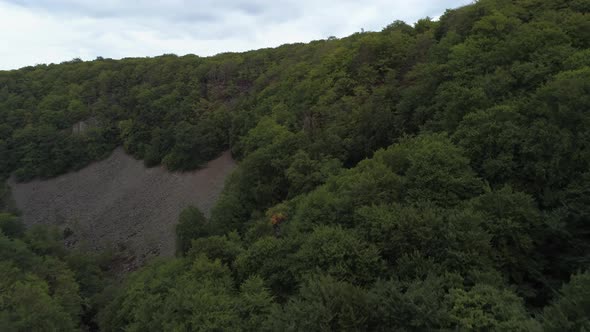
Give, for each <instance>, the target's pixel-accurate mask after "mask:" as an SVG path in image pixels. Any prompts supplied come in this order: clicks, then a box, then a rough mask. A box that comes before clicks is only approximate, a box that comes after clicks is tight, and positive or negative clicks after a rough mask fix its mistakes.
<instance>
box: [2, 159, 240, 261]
mask: <svg viewBox="0 0 590 332" xmlns="http://www.w3.org/2000/svg"><path fill="white" fill-rule="evenodd" d="M234 167H235V162H234V160H233V159H232V158H231V156H230V153H229V152H226V153H224V154H222V155H221V156H220V157H219V158H217V159H215V160H213V161H211V162H209V163H208V164H207V165H206V167H205V168H203V169H201V170H196V171H193V172H186V173H170V172H168V171H166V170H165V169H163V168H162V167H155V168H146V167H144V165H143V163H142V162H141V161H138V160H135V159H133V158H132V157H130V156H128V155H127V154H125V152H124V151H123V149H121V148H119V149H117V150H115V151H114V152H113V154H112V155H111V156H110V157H109V158H107V159H105V160H103V161H100V162H96V163H94V164H92V165H90V166H88V167H86V168H84V169H82V170H80V171H78V172H75V173H69V174H65V175H62V176H59V177H57V178H54V179H50V180H43V181H38V180H36V181H32V182H28V183H15V182H14V181H13V180H11V181H10V186H11V187H12V194H13V196H14V199H15V201H16V204H17V206H18V208H19V209H21V210H22V211H23V219H24V222H25V223H26V224H27V225H34V224H39V223H43V224H53V225H58V226H59V227H61V228H62V229H64V231H65V232H67V233H69V234H71V235H70V236H69V237H68V238H67V239H66V242H67V244H68V245H70V246H72V247H78V248H82V249H90V250H100V249H106V248H112V249H115V250H117V251H119V252H121V253H122V254H123V255H124V256H126V257H129V263H128V266H127V267H126V268H127V269H131V268H134V267H135V266H138V265H141V264H143V263H144V262H145V260H146V259H148V258H149V257H153V256H156V255H163V256H172V255H174V248H175V243H174V242H175V234H174V226H175V225H176V222H177V220H178V215H179V214H180V212H181V211H182V210H183V209H184V208H185V207H187V206H189V205H194V206H196V207H198V208H200V209H201V211H203V213H205V215H209V213H210V210H211V207H212V206H213V204H214V203H215V201H216V200H217V197H218V196H219V194H220V193H221V190H222V189H223V184H224V182H225V179H226V177H227V176H228V175H229V174H230V172H231V171H232V170H233V168H234Z"/></svg>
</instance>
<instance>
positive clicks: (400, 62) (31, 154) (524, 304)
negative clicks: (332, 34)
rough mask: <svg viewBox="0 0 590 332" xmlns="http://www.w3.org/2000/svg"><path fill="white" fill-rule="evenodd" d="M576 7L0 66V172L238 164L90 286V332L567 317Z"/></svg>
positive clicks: (571, 301)
mask: <svg viewBox="0 0 590 332" xmlns="http://www.w3.org/2000/svg"><path fill="white" fill-rule="evenodd" d="M589 12H590V1H588V0H516V1H508V0H481V1H477V2H476V3H474V4H473V5H470V6H466V7H462V8H458V9H455V10H449V11H447V12H446V13H445V14H444V15H443V16H442V17H441V18H440V20H439V21H431V20H429V19H424V20H420V21H418V22H417V23H416V24H414V25H413V26H410V25H407V24H405V23H403V22H394V23H393V24H391V25H389V26H388V27H386V28H385V29H383V31H381V32H375V33H358V34H355V35H352V36H350V37H348V38H344V39H340V40H337V39H330V40H321V41H315V42H312V43H310V44H305V45H304V44H296V45H285V46H282V47H279V48H277V49H266V50H258V51H253V52H248V53H243V54H223V55H219V56H216V57H212V58H199V57H196V56H185V57H175V56H171V55H169V56H162V57H158V58H153V59H125V60H121V61H113V60H105V59H98V60H96V61H93V62H79V61H72V62H71V63H65V64H60V65H50V66H36V67H29V68H23V69H21V70H18V71H11V72H2V73H0V87H1V90H0V96H1V98H0V120H1V121H0V123H2V125H0V126H1V127H0V156H1V157H0V161H1V162H2V164H1V165H0V169H1V170H2V173H3V174H5V175H8V174H10V173H13V172H14V173H15V174H16V176H17V177H18V178H19V179H21V180H27V179H31V178H35V177H50V176H54V175H56V174H60V173H62V172H65V171H67V170H70V169H76V168H79V167H81V166H82V165H84V164H86V163H88V162H89V161H92V160H95V159H98V158H101V157H102V156H104V155H105V154H106V153H107V152H109V151H110V150H112V149H113V148H114V147H115V146H117V145H123V146H124V147H125V149H126V150H127V151H128V152H130V153H132V154H133V155H135V156H136V157H138V158H142V159H143V160H144V161H145V163H146V164H147V165H156V164H163V165H165V166H166V167H168V168H169V169H172V170H183V169H191V168H194V167H198V166H199V165H201V164H202V163H203V162H204V161H206V160H209V159H211V158H212V157H214V156H215V155H217V154H218V153H219V152H220V151H222V150H223V149H226V148H228V147H229V148H231V149H232V151H233V154H234V156H236V157H237V158H238V159H239V160H240V163H239V167H238V168H237V170H236V171H235V172H234V173H233V175H232V176H231V177H230V179H229V181H228V182H227V184H226V188H225V189H224V193H223V194H222V197H221V199H220V201H219V202H218V204H217V206H216V207H215V208H214V209H213V212H212V215H211V218H209V219H206V218H203V216H202V214H201V213H200V212H198V211H194V210H189V211H187V212H186V213H183V215H182V218H181V219H182V220H181V224H180V226H179V227H178V229H177V233H178V238H179V245H178V253H179V257H178V258H176V259H173V260H164V261H159V262H154V263H152V264H150V265H148V266H146V267H145V268H143V269H142V270H140V271H138V272H136V273H133V274H131V275H130V276H129V277H128V278H127V280H126V281H125V282H124V283H123V284H122V285H118V286H117V287H112V288H107V290H106V291H104V292H103V293H101V301H99V302H97V303H96V304H95V306H93V307H92V310H94V312H96V311H98V314H96V315H93V316H92V318H89V319H90V320H91V321H93V322H97V323H98V326H100V327H101V328H102V329H103V330H105V331H112V330H120V329H124V330H129V331H144V330H178V331H185V330H212V329H222V330H239V329H241V330H311V331H316V330H337V331H339V330H391V329H393V330H420V331H422V330H482V331H484V330H499V331H529V330H535V331H537V330H547V331H582V330H588V329H590V318H589V317H590V303H589V302H588V299H589V298H590V297H589V296H588V294H589V292H590V278H589V272H586V271H587V270H588V268H589V266H588V265H589V262H590V246H589V244H590V220H589V218H590V209H589V206H590V189H589V188H590V171H589V169H590V167H589V166H590V99H589V97H588V96H590V61H589V59H590V49H589V46H590V35H589V32H590V17H589ZM91 118H92V119H96V121H97V123H98V125H97V126H95V127H94V128H91V129H90V130H88V131H87V132H85V133H82V134H73V133H72V131H71V129H70V128H71V126H72V125H73V124H75V123H76V122H78V121H80V120H85V119H91ZM3 229H4V228H3ZM3 232H4V233H5V234H7V233H6V231H3ZM7 236H8V235H5V236H4V237H6V240H5V241H4V242H5V243H7V246H8V244H9V245H10V246H21V247H23V248H24V247H26V246H27V245H28V246H29V247H31V244H27V242H26V241H25V242H24V244H21V243H23V241H22V240H18V239H10V238H9V237H7ZM19 241H20V242H19ZM32 248H33V249H32V250H33V251H34V250H35V249H34V247H32ZM23 250H24V249H23ZM37 255H41V257H45V258H43V259H49V258H48V257H52V256H47V255H45V254H44V253H43V252H40V253H37ZM43 255H45V256H43ZM6 264H12V265H11V266H16V267H15V268H20V267H19V265H15V264H16V263H10V260H8V263H6ZM20 269H21V270H22V271H29V269H31V267H23V268H20ZM3 270H5V269H3ZM33 271H35V270H33ZM23 273H24V272H23ZM32 273H34V272H32ZM41 278H42V277H41ZM6 280H9V281H7V282H6V285H7V286H5V287H13V288H14V287H17V286H18V285H19V283H18V282H19V281H10V280H17V279H6ZM79 282H81V281H79ZM3 287H4V286H3ZM19 287H20V286H19ZM48 294H50V296H52V295H51V294H54V293H51V291H49V292H48ZM53 296H54V295H53ZM14 301H16V300H14ZM0 303H12V302H10V301H0ZM15 303H16V302H15ZM55 305H56V306H57V305H58V304H55ZM71 305H72V307H76V308H78V307H79V305H78V304H77V302H75V301H73V302H72V304H71ZM19 310H20V309H19V308H18V307H17V306H13V307H7V308H3V312H7V314H6V315H17V314H21V313H22V311H19ZM64 310H65V309H64ZM72 312H73V313H74V314H72V315H71V317H80V316H79V313H77V312H76V311H72ZM6 315H5V316H6ZM5 316H2V319H4V317H5ZM6 317H8V318H6V319H11V318H10V317H13V316H6ZM14 317H17V316H14ZM73 324H74V325H72V326H75V325H76V324H79V321H78V323H76V322H75V321H74V323H73ZM70 327H71V326H70ZM17 329H18V328H17Z"/></svg>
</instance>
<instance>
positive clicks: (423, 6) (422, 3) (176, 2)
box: [0, 0, 471, 69]
mask: <svg viewBox="0 0 590 332" xmlns="http://www.w3.org/2000/svg"><path fill="white" fill-rule="evenodd" d="M470 2H471V0H286V1H280V0H249V1H248V0H118V1H116V0H98V1H97V0H0V42H1V43H2V46H1V47H0V69H15V68H20V67H23V66H28V65H35V64H39V63H52V62H53V63H59V62H62V61H67V60H71V59H73V58H81V59H83V60H92V59H95V58H96V57H97V56H102V57H105V58H115V59H119V58H123V57H143V56H155V55H160V54H164V53H175V54H178V55H184V54H188V53H192V54H197V55H200V56H207V55H214V54H217V53H221V52H228V51H246V50H251V49H257V48H262V47H273V46H279V45H281V44H285V43H294V42H308V41H311V40H316V39H325V38H327V37H329V36H336V37H345V36H348V35H350V34H352V33H354V32H358V31H360V30H361V29H364V30H366V31H379V30H381V29H382V28H383V27H385V26H387V25H388V24H389V23H391V22H393V21H394V20H403V21H406V22H407V23H413V22H415V21H416V20H417V19H419V18H423V17H426V16H430V17H437V16H439V15H440V14H442V13H443V12H444V11H445V9H447V8H455V7H458V6H461V5H465V4H468V3H470Z"/></svg>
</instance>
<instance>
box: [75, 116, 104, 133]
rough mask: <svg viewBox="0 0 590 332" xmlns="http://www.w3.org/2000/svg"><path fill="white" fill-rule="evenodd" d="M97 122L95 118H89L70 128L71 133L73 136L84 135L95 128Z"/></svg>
mask: <svg viewBox="0 0 590 332" xmlns="http://www.w3.org/2000/svg"><path fill="white" fill-rule="evenodd" d="M98 125H99V122H98V120H97V119H96V118H89V119H87V120H85V121H80V122H77V123H75V124H74V126H72V133H73V134H74V135H81V134H84V133H85V132H86V131H87V130H88V129H90V128H93V127H97V126H98Z"/></svg>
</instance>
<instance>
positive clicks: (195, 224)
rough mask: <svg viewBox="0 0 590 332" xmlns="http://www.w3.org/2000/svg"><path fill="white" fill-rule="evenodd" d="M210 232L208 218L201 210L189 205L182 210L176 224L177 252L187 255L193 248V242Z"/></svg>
mask: <svg viewBox="0 0 590 332" xmlns="http://www.w3.org/2000/svg"><path fill="white" fill-rule="evenodd" d="M209 234H210V231H209V225H208V221H207V218H205V215H204V214H203V212H201V210H199V209H198V208H196V207H194V206H189V207H187V208H185V209H184V210H182V212H181V213H180V216H179V217H178V224H177V225H176V253H177V255H185V254H186V253H187V252H188V250H189V249H190V248H191V242H192V240H194V239H198V238H200V237H206V236H208V235H209Z"/></svg>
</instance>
